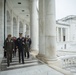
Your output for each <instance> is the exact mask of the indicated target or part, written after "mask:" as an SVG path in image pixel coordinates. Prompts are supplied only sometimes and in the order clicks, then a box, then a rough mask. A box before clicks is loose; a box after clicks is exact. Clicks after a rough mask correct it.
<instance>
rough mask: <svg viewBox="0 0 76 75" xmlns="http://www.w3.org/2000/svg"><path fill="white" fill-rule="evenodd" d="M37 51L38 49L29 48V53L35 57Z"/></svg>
mask: <svg viewBox="0 0 76 75" xmlns="http://www.w3.org/2000/svg"><path fill="white" fill-rule="evenodd" d="M38 53H39V51H38V50H30V54H31V55H33V56H34V57H36V56H37V55H38Z"/></svg>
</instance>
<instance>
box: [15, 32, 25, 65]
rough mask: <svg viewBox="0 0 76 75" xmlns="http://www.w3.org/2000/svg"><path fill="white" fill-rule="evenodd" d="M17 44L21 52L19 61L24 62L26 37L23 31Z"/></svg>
mask: <svg viewBox="0 0 76 75" xmlns="http://www.w3.org/2000/svg"><path fill="white" fill-rule="evenodd" d="M16 42H17V46H18V52H19V63H21V58H22V63H23V64H24V38H23V37H22V33H19V38H18V39H17V41H16Z"/></svg>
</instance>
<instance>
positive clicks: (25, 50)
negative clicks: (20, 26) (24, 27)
mask: <svg viewBox="0 0 76 75" xmlns="http://www.w3.org/2000/svg"><path fill="white" fill-rule="evenodd" d="M30 45H31V39H30V38H29V36H28V37H25V38H24V37H22V33H19V38H16V37H13V38H12V37H11V34H9V35H8V36H7V38H6V40H5V41H4V52H5V53H4V56H5V57H6V58H7V66H10V63H11V62H12V57H14V56H16V51H17V49H18V56H19V63H21V59H22V64H24V56H25V57H27V58H29V57H30V55H29V49H30Z"/></svg>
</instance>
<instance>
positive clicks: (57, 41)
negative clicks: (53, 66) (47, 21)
mask: <svg viewBox="0 0 76 75" xmlns="http://www.w3.org/2000/svg"><path fill="white" fill-rule="evenodd" d="M57 42H59V28H58V27H57Z"/></svg>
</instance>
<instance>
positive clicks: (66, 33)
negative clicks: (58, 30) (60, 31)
mask: <svg viewBox="0 0 76 75" xmlns="http://www.w3.org/2000/svg"><path fill="white" fill-rule="evenodd" d="M65 41H68V29H67V28H66V29H65Z"/></svg>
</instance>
